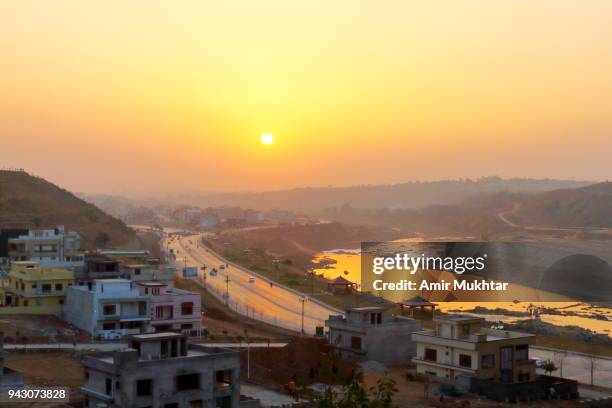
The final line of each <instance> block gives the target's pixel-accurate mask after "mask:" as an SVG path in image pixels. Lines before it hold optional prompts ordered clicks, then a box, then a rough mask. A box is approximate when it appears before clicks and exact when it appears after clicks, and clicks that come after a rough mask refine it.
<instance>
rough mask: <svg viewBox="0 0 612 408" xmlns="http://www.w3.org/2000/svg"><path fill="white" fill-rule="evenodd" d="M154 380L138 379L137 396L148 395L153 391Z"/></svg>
mask: <svg viewBox="0 0 612 408" xmlns="http://www.w3.org/2000/svg"><path fill="white" fill-rule="evenodd" d="M152 390H153V380H151V379H146V380H138V381H136V396H137V397H148V396H150V395H151V394H152V393H153V392H152Z"/></svg>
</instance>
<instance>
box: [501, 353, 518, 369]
mask: <svg viewBox="0 0 612 408" xmlns="http://www.w3.org/2000/svg"><path fill="white" fill-rule="evenodd" d="M499 356H500V360H501V361H500V363H499V366H500V367H499V368H500V369H502V370H512V368H513V367H514V362H513V361H512V347H502V348H500V349H499Z"/></svg>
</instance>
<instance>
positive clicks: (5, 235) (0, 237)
mask: <svg viewBox="0 0 612 408" xmlns="http://www.w3.org/2000/svg"><path fill="white" fill-rule="evenodd" d="M27 233H28V230H27V229H23V228H1V229H0V267H3V266H7V265H8V264H9V253H8V248H9V245H8V241H9V239H11V238H18V237H19V236H20V235H26V234H27Z"/></svg>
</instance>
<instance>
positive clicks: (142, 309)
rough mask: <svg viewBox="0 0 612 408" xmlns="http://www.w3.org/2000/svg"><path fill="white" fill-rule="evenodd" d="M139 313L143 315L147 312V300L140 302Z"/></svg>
mask: <svg viewBox="0 0 612 408" xmlns="http://www.w3.org/2000/svg"><path fill="white" fill-rule="evenodd" d="M138 314H139V315H141V316H144V315H146V314H147V302H138Z"/></svg>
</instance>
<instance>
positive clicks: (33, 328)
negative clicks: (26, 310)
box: [0, 315, 91, 343]
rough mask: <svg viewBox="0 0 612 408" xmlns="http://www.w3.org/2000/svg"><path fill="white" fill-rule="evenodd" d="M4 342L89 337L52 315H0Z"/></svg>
mask: <svg viewBox="0 0 612 408" xmlns="http://www.w3.org/2000/svg"><path fill="white" fill-rule="evenodd" d="M0 332H4V341H5V342H6V343H14V342H19V343H53V342H73V341H75V340H76V341H78V342H88V341H91V337H90V336H89V335H88V334H87V333H85V332H83V331H82V330H80V329H78V328H77V327H74V326H72V325H70V324H68V323H66V322H64V321H62V320H60V319H59V318H58V317H56V316H53V315H0Z"/></svg>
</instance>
